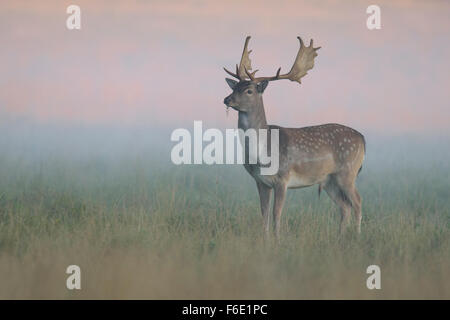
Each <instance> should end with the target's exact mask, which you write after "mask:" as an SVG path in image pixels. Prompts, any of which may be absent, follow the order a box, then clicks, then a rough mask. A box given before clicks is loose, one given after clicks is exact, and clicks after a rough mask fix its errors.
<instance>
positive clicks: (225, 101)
mask: <svg viewBox="0 0 450 320" xmlns="http://www.w3.org/2000/svg"><path fill="white" fill-rule="evenodd" d="M223 103H225V104H226V105H228V104H229V103H230V96H228V97H226V98H225V99H223Z"/></svg>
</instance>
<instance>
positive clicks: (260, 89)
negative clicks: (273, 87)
mask: <svg viewBox="0 0 450 320" xmlns="http://www.w3.org/2000/svg"><path fill="white" fill-rule="evenodd" d="M268 84H269V81H267V80H263V81H261V82H260V83H258V84H257V85H256V88H257V90H258V92H259V93H263V92H264V90H266V88H267V85H268Z"/></svg>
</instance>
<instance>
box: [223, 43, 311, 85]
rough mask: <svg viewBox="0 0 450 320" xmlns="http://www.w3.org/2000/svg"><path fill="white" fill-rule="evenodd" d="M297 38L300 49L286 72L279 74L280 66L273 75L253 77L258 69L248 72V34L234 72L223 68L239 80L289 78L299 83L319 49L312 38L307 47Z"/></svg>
mask: <svg viewBox="0 0 450 320" xmlns="http://www.w3.org/2000/svg"><path fill="white" fill-rule="evenodd" d="M297 39H298V40H299V41H300V49H299V50H298V53H297V57H296V58H295V61H294V65H293V66H292V68H291V70H290V71H289V72H288V73H286V74H282V75H280V72H281V68H278V70H277V73H276V75H275V76H272V77H258V78H255V73H256V72H257V71H258V70H255V71H253V72H250V70H251V69H252V67H251V62H250V58H249V54H250V52H251V50H250V51H248V49H247V47H248V42H249V40H250V36H248V37H247V38H246V39H245V45H244V52H243V53H242V58H241V62H240V64H239V67H238V66H237V65H236V73H232V72H230V71H228V70H227V69H225V68H224V69H225V71H226V72H227V73H228V74H230V75H231V76H233V77H235V78H237V79H239V80H241V81H242V80H245V78H248V79H250V80H251V81H253V82H261V81H263V80H267V81H273V80H281V79H289V80H291V81H296V82H298V83H301V80H300V79H301V78H303V77H304V76H305V75H306V74H307V73H308V71H309V70H311V69H312V68H313V67H314V58H315V57H317V52H316V51H317V50H319V49H320V47H317V48H314V47H313V40H312V39H311V41H310V43H309V47H305V45H304V43H303V41H302V39H301V38H300V37H297Z"/></svg>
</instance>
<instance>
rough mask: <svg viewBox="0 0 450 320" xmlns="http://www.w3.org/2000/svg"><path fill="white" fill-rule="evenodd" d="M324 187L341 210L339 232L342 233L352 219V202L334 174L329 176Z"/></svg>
mask: <svg viewBox="0 0 450 320" xmlns="http://www.w3.org/2000/svg"><path fill="white" fill-rule="evenodd" d="M324 189H325V191H326V192H327V194H328V195H329V196H330V198H331V199H332V200H333V201H334V203H336V205H337V206H338V207H339V209H340V211H341V223H340V226H339V233H341V234H342V233H344V231H345V229H346V228H347V226H348V223H349V221H350V214H351V210H352V206H351V202H350V201H349V199H348V197H347V195H346V193H345V191H344V190H343V189H342V188H341V186H340V185H339V184H338V183H337V180H336V177H335V176H334V175H333V176H330V177H329V178H328V181H327V182H326V184H325V185H324Z"/></svg>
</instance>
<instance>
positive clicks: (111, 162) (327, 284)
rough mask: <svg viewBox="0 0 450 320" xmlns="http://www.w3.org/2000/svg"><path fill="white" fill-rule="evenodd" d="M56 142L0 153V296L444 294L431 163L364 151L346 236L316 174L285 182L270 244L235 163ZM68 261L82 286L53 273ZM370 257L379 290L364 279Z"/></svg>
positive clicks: (447, 287) (435, 171)
mask: <svg viewBox="0 0 450 320" xmlns="http://www.w3.org/2000/svg"><path fill="white" fill-rule="evenodd" d="M56 154H57V153H49V154H44V155H42V154H38V155H36V154H33V156H31V155H30V154H29V153H28V151H26V152H25V151H23V152H17V153H14V152H11V153H4V154H2V155H1V156H0V298H2V299H5V298H9V299H17V298H24V299H30V298H38V299H41V298H42V299H48V298H57V299H78V298H88V299H91V298H92V299H99V298H101V299H103V298H105V299H109V298H111V299H118V298H125V299H131V298H135V299H143V298H145V299H166V298H170V299H222V298H225V299H241V298H242V299H312V298H318V299H322V298H327V299H346V298H354V299H398V298H402V299H406V298H412V299H418V298H424V299H433V298H434V299H436V298H437V299H449V298H450V275H449V273H448V270H449V266H450V200H449V197H448V186H449V181H450V180H449V173H450V168H448V166H445V165H443V164H442V163H437V164H436V162H433V161H428V162H427V163H426V164H423V163H421V164H414V163H412V164H411V165H404V164H403V163H398V164H395V161H392V163H389V165H386V166H381V165H375V162H376V161H375V160H372V162H371V160H370V159H371V158H369V157H368V161H367V162H366V164H365V166H364V169H363V172H362V173H361V176H360V177H359V178H358V188H359V190H360V193H361V195H362V197H363V225H362V234H361V235H359V236H358V235H357V234H356V233H355V232H354V230H353V228H350V230H349V232H348V233H347V234H346V235H345V236H344V237H339V235H338V221H339V216H338V211H337V209H336V208H335V207H334V205H333V203H332V202H331V201H330V200H329V198H328V197H327V196H326V195H322V197H321V199H318V197H317V188H315V187H314V188H307V189H302V190H294V191H289V194H288V199H287V203H286V206H285V209H284V212H283V217H282V223H283V225H282V239H281V242H280V243H279V244H277V243H276V242H275V241H274V239H267V240H266V241H265V240H264V238H263V237H262V221H261V217H260V213H259V202H258V198H257V192H256V186H255V185H254V182H253V180H252V179H251V178H250V176H248V175H247V174H246V173H245V171H244V169H243V168H242V167H241V166H179V167H177V166H173V165H169V164H167V161H165V162H164V161H162V160H161V159H159V158H158V157H155V156H153V155H151V154H140V155H136V154H132V155H128V156H127V155H124V154H122V155H121V156H117V157H113V158H111V157H109V156H101V155H91V156H89V157H83V156H80V157H76V156H74V154H70V155H68V154H63V155H56ZM163 155H164V153H163ZM374 158H376V155H374V156H373V157H372V159H374ZM70 264H76V265H79V266H80V267H81V272H82V290H79V291H76V290H75V291H69V290H67V289H66V287H65V284H66V278H67V276H68V275H67V274H66V273H65V270H66V268H67V266H68V265H70ZM372 264H376V265H379V266H380V268H381V278H382V280H381V286H382V289H381V290H368V289H367V288H366V279H367V277H368V275H367V274H366V268H367V267H368V266H369V265H372Z"/></svg>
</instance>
